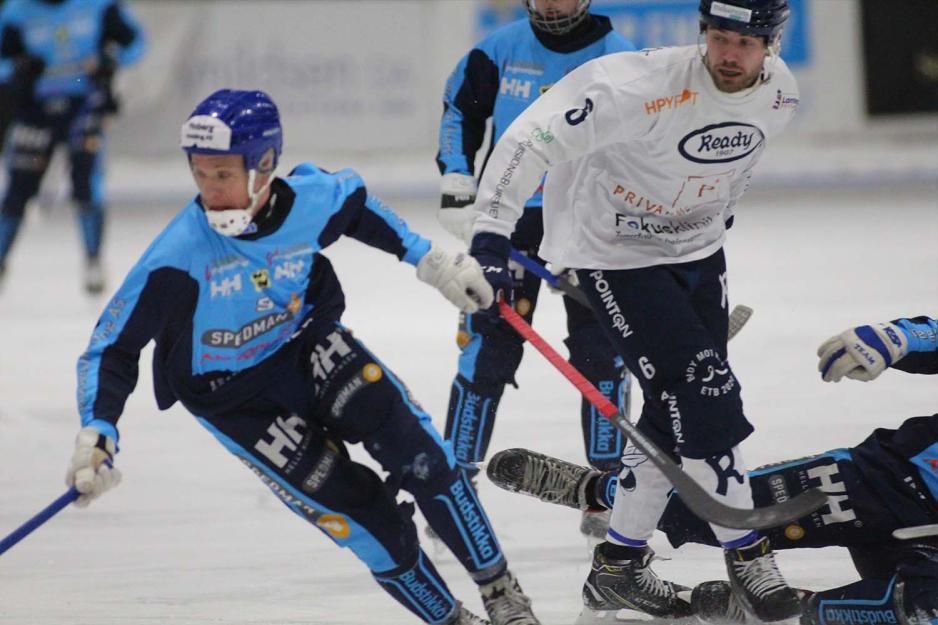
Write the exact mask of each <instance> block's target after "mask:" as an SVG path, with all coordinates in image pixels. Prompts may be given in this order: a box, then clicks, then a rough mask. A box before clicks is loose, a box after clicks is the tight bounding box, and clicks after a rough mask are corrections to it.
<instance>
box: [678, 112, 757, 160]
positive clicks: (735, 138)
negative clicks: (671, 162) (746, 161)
mask: <svg viewBox="0 0 938 625" xmlns="http://www.w3.org/2000/svg"><path fill="white" fill-rule="evenodd" d="M764 141H765V135H764V134H763V133H762V131H761V130H759V128H758V127H756V126H753V125H752V124H744V123H742V122H723V123H720V124H712V125H710V126H705V127H704V128H701V129H700V130H695V131H694V132H692V133H690V134H688V135H686V136H685V137H684V138H683V139H681V142H680V143H679V144H678V147H677V149H678V152H680V153H681V156H683V157H684V158H686V159H687V160H689V161H693V162H694V163H704V164H708V163H728V162H730V161H736V160H739V159H741V158H745V157H747V156H749V155H750V154H752V153H753V152H755V151H756V150H757V149H758V148H759V147H761V146H762V145H763V143H764Z"/></svg>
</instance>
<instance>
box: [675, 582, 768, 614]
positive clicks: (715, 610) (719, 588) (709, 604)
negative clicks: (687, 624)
mask: <svg viewBox="0 0 938 625" xmlns="http://www.w3.org/2000/svg"><path fill="white" fill-rule="evenodd" d="M690 605H691V609H692V610H693V611H694V615H695V616H696V617H697V618H698V619H700V620H701V621H703V622H704V623H712V624H719V625H723V624H725V623H753V622H754V621H753V620H752V619H751V618H750V617H749V616H748V615H747V614H746V611H745V610H743V606H742V605H741V604H740V603H739V600H738V599H737V598H736V595H734V594H733V588H732V586H730V584H729V582H724V581H715V582H703V583H702V584H698V585H697V586H695V587H694V592H693V593H691V597H690Z"/></svg>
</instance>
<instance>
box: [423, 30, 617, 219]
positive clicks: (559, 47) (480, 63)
mask: <svg viewBox="0 0 938 625" xmlns="http://www.w3.org/2000/svg"><path fill="white" fill-rule="evenodd" d="M632 50H635V46H634V45H632V43H630V42H629V41H628V40H626V39H625V38H624V37H622V36H621V35H620V34H618V33H617V32H615V31H613V30H612V25H611V24H610V22H609V18H607V17H604V16H597V15H590V16H589V19H587V20H586V21H585V22H584V23H583V24H582V25H581V26H580V27H578V28H577V29H575V31H574V32H572V33H569V34H567V35H562V36H557V35H547V34H545V33H541V32H540V31H537V30H536V29H534V28H533V27H532V26H531V23H530V22H529V21H528V20H527V19H525V20H518V21H516V22H512V23H511V24H508V25H506V26H503V27H502V28H499V29H498V30H496V31H495V32H493V33H492V34H491V35H489V36H488V37H486V38H485V39H483V40H482V41H480V42H479V43H478V45H476V46H475V47H474V48H473V49H472V50H470V51H469V53H468V54H466V56H464V57H463V58H462V59H461V60H460V61H459V64H458V65H456V69H455V70H453V73H452V74H451V75H450V77H449V80H447V82H446V90H445V92H444V94H443V119H442V121H441V123H440V151H439V153H438V154H437V165H438V166H439V168H440V173H442V174H448V173H461V174H470V175H471V174H474V173H475V167H474V163H475V155H476V152H478V150H479V148H480V147H481V146H482V141H483V139H484V137H485V124H486V120H488V119H489V118H491V119H492V142H491V145H492V146H494V145H495V143H496V142H497V141H498V138H499V137H501V135H502V133H503V132H504V131H505V130H506V129H507V128H508V126H509V125H510V124H511V122H512V121H514V119H515V118H516V117H517V116H518V115H520V114H521V112H522V111H523V110H524V109H526V108H527V107H528V106H529V105H530V104H531V103H532V102H534V100H536V99H537V97H538V96H540V95H541V94H542V93H544V92H545V91H547V89H549V88H550V86H551V85H553V84H554V83H555V82H557V81H558V80H560V79H561V78H563V77H564V76H566V75H567V74H568V73H570V72H571V71H573V70H574V69H576V68H577V67H579V66H580V65H582V64H583V63H585V62H587V61H589V60H591V59H595V58H597V57H600V56H604V55H606V54H611V53H614V52H628V51H632ZM480 173H481V172H480ZM541 204H542V200H541V191H540V190H538V191H537V193H536V194H535V195H534V196H532V198H531V199H530V200H529V202H528V204H527V205H528V206H541Z"/></svg>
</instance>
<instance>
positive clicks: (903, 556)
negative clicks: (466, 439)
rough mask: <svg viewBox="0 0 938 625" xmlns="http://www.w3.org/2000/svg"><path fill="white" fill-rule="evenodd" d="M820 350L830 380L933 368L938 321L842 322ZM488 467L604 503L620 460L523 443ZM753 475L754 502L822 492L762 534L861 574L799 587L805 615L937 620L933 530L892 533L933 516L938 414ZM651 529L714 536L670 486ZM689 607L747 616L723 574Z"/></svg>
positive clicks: (820, 619) (833, 622)
mask: <svg viewBox="0 0 938 625" xmlns="http://www.w3.org/2000/svg"><path fill="white" fill-rule="evenodd" d="M818 356H819V357H820V362H819V365H818V368H819V369H820V371H821V373H822V375H823V377H824V379H825V380H827V381H832V382H838V381H840V380H841V379H842V378H844V377H849V378H852V379H857V380H865V381H868V380H872V379H874V378H876V377H877V376H879V374H881V373H882V372H883V371H884V370H885V369H886V368H894V369H899V370H901V371H906V372H909V373H921V374H932V375H934V374H938V321H936V320H935V319H930V318H928V317H915V318H912V319H896V320H894V321H891V322H888V323H880V324H875V325H864V326H858V327H855V328H849V329H847V330H846V331H844V332H842V333H840V334H838V335H837V336H834V337H832V338H831V339H829V340H828V341H826V342H825V343H824V344H823V345H822V346H821V348H820V349H819V350H818ZM525 468H526V469H527V471H525ZM488 471H489V475H490V476H491V477H492V478H493V481H495V483H497V484H499V485H500V486H502V487H504V488H507V489H509V490H514V491H518V492H524V493H526V494H531V495H534V496H536V497H538V498H540V499H542V500H544V501H550V502H553V503H560V504H564V505H568V506H572V507H576V508H583V507H586V506H593V507H609V508H611V507H612V503H613V501H614V494H615V489H616V487H617V482H618V481H620V480H623V479H628V475H627V472H626V471H623V473H622V474H620V475H618V476H617V475H616V474H615V473H613V472H604V473H600V472H597V471H594V470H591V469H589V468H588V467H580V466H577V465H573V464H570V463H567V462H564V461H562V460H558V459H556V458H550V457H548V456H543V455H540V454H537V453H535V452H529V451H527V450H508V451H505V452H499V453H498V454H496V455H495V456H493V458H492V461H491V463H490V465H489V469H488ZM749 478H750V481H751V484H752V492H753V498H754V501H755V505H756V506H768V505H772V504H774V503H777V502H779V501H784V500H785V499H788V498H790V497H793V496H795V495H797V494H799V493H801V492H804V491H805V490H807V489H809V488H814V487H819V488H821V489H822V490H823V491H824V492H826V493H827V495H828V501H829V504H828V505H827V506H825V507H823V508H821V509H819V510H818V511H816V512H814V513H812V514H811V515H810V516H807V517H804V518H802V519H798V520H797V521H794V522H792V523H789V524H787V525H785V526H784V527H778V528H774V529H770V530H766V531H765V533H766V535H768V536H769V537H770V540H771V542H772V546H773V547H774V548H776V549H797V548H812V547H829V546H841V547H846V548H847V549H848V550H849V551H850V555H851V557H852V559H853V562H854V565H855V566H856V569H857V572H858V573H859V575H860V576H861V578H862V579H861V581H859V582H855V583H853V584H849V585H847V586H843V587H841V588H834V589H830V590H824V591H819V592H807V591H802V593H801V595H802V602H803V604H804V611H803V613H802V616H801V623H802V624H804V625H820V624H822V623H823V624H826V625H846V624H848V623H910V624H915V625H924V624H929V625H931V624H932V623H935V622H938V539H936V537H935V536H931V537H930V538H929V537H919V538H916V539H913V540H899V539H898V538H896V537H894V536H893V532H894V531H895V530H898V529H901V528H907V527H920V526H927V525H934V524H936V523H938V414H935V415H931V416H923V417H913V418H911V419H907V420H906V421H904V422H903V423H902V424H901V425H900V426H899V427H898V428H896V429H888V428H879V429H876V430H874V431H873V433H872V434H871V435H870V436H868V437H867V438H866V439H865V440H863V441H862V442H861V443H859V444H857V445H854V446H852V447H848V448H840V449H833V450H830V451H827V452H824V453H821V454H817V455H814V456H809V457H807V458H801V459H798V460H791V461H788V462H780V463H776V464H772V465H768V466H765V467H761V468H758V469H756V470H754V471H751V472H750V473H749ZM658 529H659V530H660V531H662V532H664V533H665V534H666V535H667V536H668V540H669V541H670V542H671V544H672V545H673V546H675V547H679V546H681V545H683V544H685V543H688V542H695V543H703V544H707V545H714V546H717V545H718V544H719V543H718V542H717V540H716V537H715V536H714V534H713V532H712V531H711V529H710V527H709V525H708V524H707V523H705V522H704V521H701V520H700V519H698V518H697V517H696V516H695V515H694V514H693V513H692V512H691V511H690V510H689V509H688V508H687V507H686V506H685V505H684V503H683V502H682V501H681V498H680V495H679V494H675V495H674V496H673V497H671V499H670V501H669V503H668V507H667V508H666V510H665V513H664V515H663V516H662V518H661V520H660V521H659V522H658ZM935 529H938V526H935ZM694 607H695V608H696V610H697V614H698V616H701V617H703V618H704V619H705V620H707V621H712V622H720V623H725V622H737V623H744V622H755V621H753V620H752V617H751V616H748V615H747V614H746V613H745V612H744V611H743V610H742V609H741V608H739V606H738V603H737V602H736V601H735V600H734V599H733V595H732V593H731V591H730V588H729V585H728V584H727V583H726V582H705V583H704V584H701V585H699V586H698V587H697V588H696V589H695V591H694ZM902 619H905V620H902ZM933 619H934V620H933Z"/></svg>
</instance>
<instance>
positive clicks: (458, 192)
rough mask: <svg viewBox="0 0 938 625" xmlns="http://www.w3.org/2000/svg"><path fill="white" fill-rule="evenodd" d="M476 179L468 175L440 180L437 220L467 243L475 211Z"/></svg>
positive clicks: (453, 174)
mask: <svg viewBox="0 0 938 625" xmlns="http://www.w3.org/2000/svg"><path fill="white" fill-rule="evenodd" d="M477 188H478V185H477V183H476V179H475V178H474V177H472V176H470V175H468V174H456V173H451V174H444V175H443V178H442V179H441V180H440V210H439V211H438V212H437V219H439V221H440V224H441V225H442V226H443V227H444V228H446V231H447V232H449V233H450V234H452V235H453V236H454V237H456V238H457V239H459V240H460V241H462V242H463V243H468V242H469V239H470V238H471V237H472V224H473V223H474V222H475V218H476V211H475V208H474V207H473V204H474V203H475V201H476V190H477Z"/></svg>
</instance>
